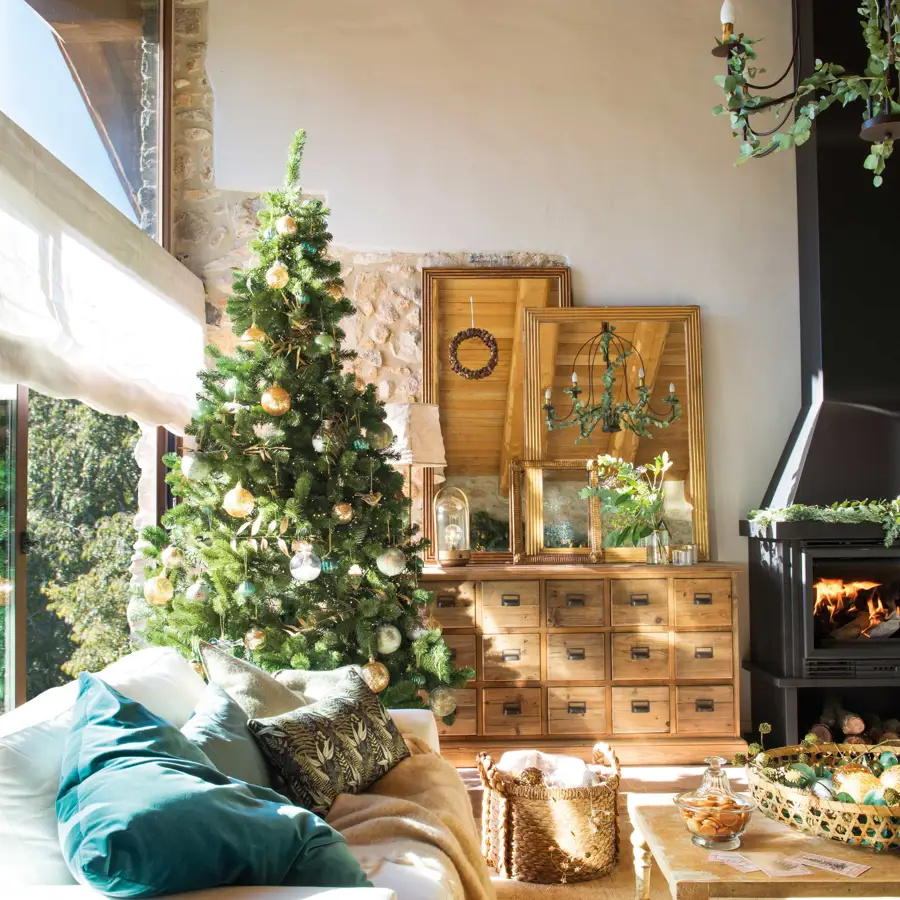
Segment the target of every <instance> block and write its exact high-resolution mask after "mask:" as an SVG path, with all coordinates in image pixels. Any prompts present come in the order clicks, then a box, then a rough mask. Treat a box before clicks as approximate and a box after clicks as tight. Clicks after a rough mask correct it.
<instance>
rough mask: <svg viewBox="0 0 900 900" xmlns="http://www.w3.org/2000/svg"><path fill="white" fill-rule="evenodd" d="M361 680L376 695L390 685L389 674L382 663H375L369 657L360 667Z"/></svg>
mask: <svg viewBox="0 0 900 900" xmlns="http://www.w3.org/2000/svg"><path fill="white" fill-rule="evenodd" d="M361 674H362V679H363V681H364V682H365V683H366V684H367V685H368V686H369V687H370V688H371V689H372V690H373V691H375V693H376V694H380V693H381V692H382V691H383V690H384V689H385V688H386V687H387V686H388V685H389V684H390V683H391V673H390V672H388V670H387V666H386V665H384V664H383V663H380V662H376V661H375V660H374V659H372V658H371V657H370V658H369V661H368V662H367V663H366V664H365V665H364V666H363V667H362V671H361Z"/></svg>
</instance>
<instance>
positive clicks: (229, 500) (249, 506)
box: [222, 482, 256, 519]
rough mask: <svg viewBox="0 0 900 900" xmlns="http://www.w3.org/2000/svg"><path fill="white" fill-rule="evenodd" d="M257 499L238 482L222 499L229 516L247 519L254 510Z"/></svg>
mask: <svg viewBox="0 0 900 900" xmlns="http://www.w3.org/2000/svg"><path fill="white" fill-rule="evenodd" d="M254 506H256V500H255V499H254V497H253V494H251V493H250V491H248V490H247V489H246V488H245V487H242V486H241V483H240V482H238V483H237V484H236V485H235V486H234V487H233V488H232V489H231V490H230V491H229V492H228V493H227V494H226V495H225V497H224V499H223V500H222V507H223V509H224V510H225V512H227V513H228V515H229V516H234V518H235V519H246V518H247V516H249V515H250V513H252V512H253V507H254Z"/></svg>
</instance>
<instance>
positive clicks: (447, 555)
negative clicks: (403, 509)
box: [434, 487, 472, 566]
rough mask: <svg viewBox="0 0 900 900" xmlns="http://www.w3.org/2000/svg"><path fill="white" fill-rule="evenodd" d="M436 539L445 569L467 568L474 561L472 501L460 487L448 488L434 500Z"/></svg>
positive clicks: (438, 556) (439, 556)
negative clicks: (470, 509)
mask: <svg viewBox="0 0 900 900" xmlns="http://www.w3.org/2000/svg"><path fill="white" fill-rule="evenodd" d="M434 537H435V544H436V545H437V546H436V548H435V549H436V552H435V555H436V556H437V561H438V563H439V564H440V565H442V566H464V565H465V564H466V563H467V562H468V561H469V560H470V559H471V558H472V550H471V543H470V537H469V499H468V497H466V495H465V493H464V492H463V491H462V490H460V489H459V488H457V487H446V488H443V489H442V490H440V491H438V493H437V495H436V496H435V498H434Z"/></svg>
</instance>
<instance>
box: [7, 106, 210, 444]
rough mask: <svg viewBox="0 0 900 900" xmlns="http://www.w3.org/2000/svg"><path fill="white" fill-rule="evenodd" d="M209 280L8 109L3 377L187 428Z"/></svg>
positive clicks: (199, 364)
mask: <svg viewBox="0 0 900 900" xmlns="http://www.w3.org/2000/svg"><path fill="white" fill-rule="evenodd" d="M204 331H205V316H204V292H203V284H202V282H201V281H200V280H199V279H198V278H197V277H196V276H194V275H193V274H191V273H190V272H189V271H188V270H187V269H186V268H185V267H184V266H183V265H182V264H181V263H179V262H178V261H177V260H175V259H174V257H172V256H171V255H170V254H169V253H167V252H166V251H165V250H163V248H162V247H160V246H159V245H158V244H157V243H156V242H155V241H153V240H152V239H151V238H149V237H147V235H145V234H144V233H143V232H142V231H141V230H140V229H139V228H138V227H137V226H136V225H134V224H133V223H132V222H129V221H128V219H126V218H125V216H123V215H122V214H121V213H120V212H119V211H118V210H117V209H115V208H114V207H113V206H112V205H110V204H109V203H108V202H107V201H106V200H104V199H103V197H101V196H100V195H99V194H98V193H96V191H94V190H93V189H92V188H90V187H88V185H87V184H85V183H84V182H83V181H82V180H81V179H80V178H79V177H78V176H77V175H75V174H74V173H72V172H71V171H70V170H69V169H68V168H67V167H66V166H64V165H63V164H62V163H61V162H59V160H57V159H56V158H55V157H54V156H52V155H51V154H50V153H49V152H48V151H46V150H45V149H44V148H43V147H42V146H41V145H40V144H38V143H37V142H35V141H34V140H33V139H32V138H31V137H29V135H28V134H26V133H25V132H24V131H22V129H21V128H19V127H18V126H17V125H16V124H15V123H14V122H12V121H11V120H10V119H8V118H7V117H6V116H4V115H3V114H2V113H0V381H3V382H20V383H23V384H27V385H28V386H29V387H32V388H34V389H35V390H38V391H40V392H42V393H45V394H49V395H51V396H54V397H61V398H75V399H78V400H81V401H83V402H85V403H88V404H90V405H91V406H93V407H95V408H96V409H99V410H101V411H103V412H108V413H112V414H115V415H127V416H130V417H131V418H133V419H136V420H137V421H139V422H142V423H146V424H148V425H165V426H166V428H168V429H169V430H171V431H174V432H176V433H181V432H182V430H183V428H184V425H185V424H186V423H187V421H188V420H189V419H190V412H191V409H192V408H193V406H194V404H195V394H196V392H197V371H198V370H199V369H201V368H203V347H204V342H205V335H204Z"/></svg>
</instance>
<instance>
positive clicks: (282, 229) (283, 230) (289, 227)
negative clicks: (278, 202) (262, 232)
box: [275, 216, 297, 235]
mask: <svg viewBox="0 0 900 900" xmlns="http://www.w3.org/2000/svg"><path fill="white" fill-rule="evenodd" d="M275 230H276V231H277V232H278V233H279V234H282V235H283V234H296V232H297V223H296V222H295V221H294V217H293V216H282V217H281V218H280V219H278V220H277V221H276V222H275Z"/></svg>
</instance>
